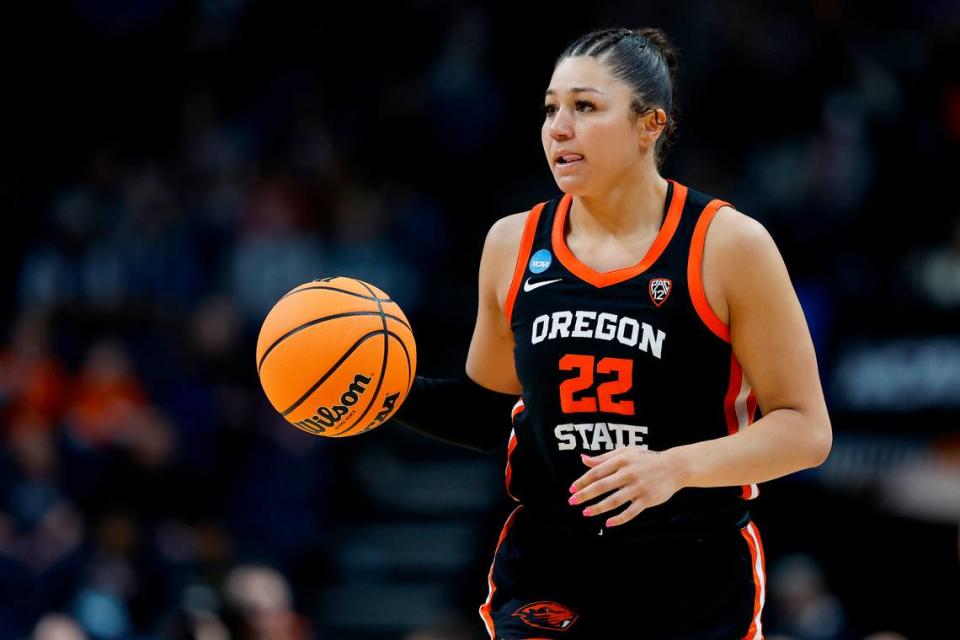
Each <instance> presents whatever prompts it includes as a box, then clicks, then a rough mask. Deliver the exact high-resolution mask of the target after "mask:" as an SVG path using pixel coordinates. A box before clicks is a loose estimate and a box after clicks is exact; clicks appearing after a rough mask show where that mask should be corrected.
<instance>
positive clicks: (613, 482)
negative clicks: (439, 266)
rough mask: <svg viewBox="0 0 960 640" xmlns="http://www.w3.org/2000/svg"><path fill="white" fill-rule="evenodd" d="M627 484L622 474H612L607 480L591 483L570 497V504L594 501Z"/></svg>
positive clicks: (601, 479)
mask: <svg viewBox="0 0 960 640" xmlns="http://www.w3.org/2000/svg"><path fill="white" fill-rule="evenodd" d="M624 484H625V482H624V477H623V474H621V473H612V474H610V475H609V476H607V477H605V478H600V479H598V480H596V481H595V482H591V483H590V484H588V485H586V486H585V487H584V488H583V489H580V490H579V491H577V492H576V493H574V494H573V495H572V496H570V500H569V502H570V504H572V505H576V504H583V503H585V502H588V501H590V500H593V499H594V498H596V497H597V496H602V495H603V494H605V493H610V492H611V491H615V490H617V489H619V488H620V487H622V486H623V485H624Z"/></svg>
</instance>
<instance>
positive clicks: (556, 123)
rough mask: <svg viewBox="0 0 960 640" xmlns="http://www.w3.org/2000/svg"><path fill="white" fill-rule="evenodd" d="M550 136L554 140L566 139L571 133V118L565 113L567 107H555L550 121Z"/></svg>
mask: <svg viewBox="0 0 960 640" xmlns="http://www.w3.org/2000/svg"><path fill="white" fill-rule="evenodd" d="M549 130H550V136H551V137H552V138H553V139H555V140H566V139H568V138H570V137H571V136H572V135H573V119H572V118H571V117H570V116H569V114H568V113H567V109H565V108H564V107H560V108H559V109H557V112H556V114H554V116H553V120H551V121H550V127H549Z"/></svg>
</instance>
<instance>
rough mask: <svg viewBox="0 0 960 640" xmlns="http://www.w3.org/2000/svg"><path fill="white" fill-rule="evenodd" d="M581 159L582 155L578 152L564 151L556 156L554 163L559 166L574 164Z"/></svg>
mask: <svg viewBox="0 0 960 640" xmlns="http://www.w3.org/2000/svg"><path fill="white" fill-rule="evenodd" d="M582 160H583V156H582V155H580V154H579V153H564V154H562V155H559V156H557V157H556V163H557V164H558V165H560V166H565V165H571V164H576V163H578V162H581V161H582Z"/></svg>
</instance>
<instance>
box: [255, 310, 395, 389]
mask: <svg viewBox="0 0 960 640" xmlns="http://www.w3.org/2000/svg"><path fill="white" fill-rule="evenodd" d="M377 315H383V312H382V311H349V312H345V313H335V314H333V315H329V316H323V317H322V318H314V319H313V320H311V321H309V322H306V323H304V324H301V325H300V326H298V327H294V328H293V329H291V330H290V331H288V332H286V333H285V334H283V335H282V336H280V337H279V338H277V339H276V340H275V341H274V343H273V344H271V345H270V346H269V347H267V350H266V351H264V352H263V356H261V357H260V363H259V364H257V374H258V375H259V374H260V371H261V370H262V369H263V363H264V362H266V360H267V356H268V355H269V354H270V352H271V351H273V350H274V349H276V348H277V346H278V345H279V344H280V343H281V342H283V341H284V340H286V339H287V338H289V337H290V336H292V335H294V334H296V333H299V332H300V331H303V330H304V329H307V328H309V327H312V326H314V325H318V324H320V323H321V322H326V321H327V320H336V319H337V318H348V317H351V316H377ZM386 316H387V317H388V318H393V319H394V320H396V321H397V322H399V323H400V324H402V325H403V326H405V327H406V328H407V329H410V325H408V324H407V323H406V322H404V321H403V319H402V318H398V317H397V316H394V315H391V314H389V313H388V314H386ZM410 330H411V331H413V329H410Z"/></svg>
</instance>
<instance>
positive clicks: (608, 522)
mask: <svg viewBox="0 0 960 640" xmlns="http://www.w3.org/2000/svg"><path fill="white" fill-rule="evenodd" d="M612 522H613V518H610V519H609V520H607V525H606V526H607V527H612V526H613V525H612V524H611V523H612Z"/></svg>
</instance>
